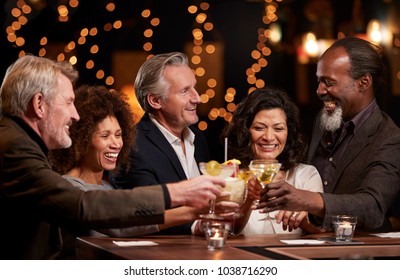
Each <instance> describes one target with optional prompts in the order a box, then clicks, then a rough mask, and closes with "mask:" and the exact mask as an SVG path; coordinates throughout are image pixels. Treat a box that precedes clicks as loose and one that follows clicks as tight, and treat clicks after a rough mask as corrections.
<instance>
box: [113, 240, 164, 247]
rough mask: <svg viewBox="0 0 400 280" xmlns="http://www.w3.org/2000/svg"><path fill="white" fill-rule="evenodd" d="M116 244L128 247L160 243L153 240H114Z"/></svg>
mask: <svg viewBox="0 0 400 280" xmlns="http://www.w3.org/2000/svg"><path fill="white" fill-rule="evenodd" d="M113 243H114V244H116V245H118V246H120V247H128V246H155V245H158V243H155V242H153V241H113Z"/></svg>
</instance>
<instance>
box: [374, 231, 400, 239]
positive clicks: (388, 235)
mask: <svg viewBox="0 0 400 280" xmlns="http://www.w3.org/2000/svg"><path fill="white" fill-rule="evenodd" d="M371 235H375V236H378V237H386V238H400V232H385V233H373V234H371Z"/></svg>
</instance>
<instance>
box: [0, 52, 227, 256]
mask: <svg viewBox="0 0 400 280" xmlns="http://www.w3.org/2000/svg"><path fill="white" fill-rule="evenodd" d="M77 77H78V73H77V72H76V71H75V70H74V69H73V67H72V66H71V65H70V64H69V63H66V62H63V63H61V62H55V61H52V60H50V59H46V58H41V57H36V56H32V55H26V56H23V57H21V58H19V59H18V60H17V61H16V62H15V63H14V64H12V65H11V66H10V67H9V68H8V69H7V72H6V74H5V77H4V80H3V83H2V85H1V89H0V97H1V114H2V115H1V119H0V135H1V138H0V220H1V225H2V228H1V230H0V259H55V258H66V257H73V256H65V255H63V252H64V251H63V249H64V248H63V246H64V244H63V240H62V237H61V234H60V227H64V226H65V227H74V225H76V226H79V227H87V228H97V229H98V228H112V227H128V226H134V225H144V224H160V223H163V222H164V210H165V209H168V208H172V207H175V206H178V205H187V206H191V207H198V208H203V207H206V206H207V205H208V203H209V200H210V199H215V198H216V196H218V195H220V193H221V192H220V190H219V189H218V188H217V187H215V185H214V184H224V183H225V182H224V181H223V180H218V179H216V178H214V177H212V176H200V177H196V178H193V179H190V180H186V181H181V182H177V183H171V184H167V185H166V184H163V185H157V186H151V187H146V188H136V189H134V190H111V191H87V192H85V191H82V190H80V189H79V188H76V187H74V186H72V185H71V183H69V182H68V181H67V180H66V179H64V178H63V177H62V176H61V175H60V174H58V173H56V172H54V171H53V170H52V169H51V167H50V164H49V162H48V160H47V152H48V150H50V149H59V148H67V147H69V146H70V145H71V138H70V137H69V127H70V125H71V124H72V123H73V122H75V121H78V120H79V115H78V113H77V111H76V109H75V105H74V100H75V94H74V91H73V84H72V82H73V81H75V80H76V79H77Z"/></svg>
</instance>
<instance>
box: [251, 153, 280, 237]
mask: <svg viewBox="0 0 400 280" xmlns="http://www.w3.org/2000/svg"><path fill="white" fill-rule="evenodd" d="M281 166H282V164H281V163H279V162H278V161H277V160H273V159H254V160H252V161H251V162H250V165H249V169H250V172H251V173H252V174H253V175H254V176H256V178H257V180H258V181H259V182H260V184H261V187H262V188H263V189H264V188H265V186H266V185H267V184H269V183H271V182H272V180H274V178H275V176H276V174H278V172H279V170H280V169H281ZM258 203H259V201H258V200H257V201H256V204H258ZM266 215H267V217H266V218H264V219H262V220H271V219H270V217H269V213H266ZM271 226H272V230H273V232H274V233H275V229H274V225H273V224H272V222H271Z"/></svg>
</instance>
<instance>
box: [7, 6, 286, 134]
mask: <svg viewBox="0 0 400 280" xmlns="http://www.w3.org/2000/svg"><path fill="white" fill-rule="evenodd" d="M264 1H265V4H264V13H263V15H262V18H261V22H262V24H263V27H261V28H259V29H258V30H257V34H258V41H257V42H256V44H255V45H256V47H255V49H254V50H252V51H251V53H250V56H251V58H252V59H253V60H254V62H253V63H252V65H251V66H250V67H249V68H248V69H245V71H244V72H245V74H246V80H247V83H248V84H249V90H248V92H249V93H250V92H251V91H252V90H254V89H255V88H261V87H264V86H265V82H264V80H263V79H261V78H258V76H259V75H260V74H261V73H262V70H263V69H264V68H265V67H267V66H268V57H269V56H270V55H271V49H270V48H269V47H268V46H267V43H268V42H270V43H277V42H279V40H280V30H279V26H278V25H277V24H276V22H277V20H278V16H277V10H278V3H279V2H282V0H264ZM57 2H58V4H57V6H56V7H53V6H51V7H53V9H55V11H56V13H57V20H58V22H59V24H68V23H69V22H70V21H71V19H72V16H73V14H74V12H76V11H77V10H78V9H79V6H80V1H79V0H69V1H67V0H65V1H57ZM196 3H197V4H189V6H188V8H187V12H188V13H189V14H191V15H193V17H194V23H195V25H194V27H193V29H192V38H193V39H192V47H191V51H190V53H188V56H189V60H190V63H191V64H192V66H193V69H194V73H195V75H196V77H197V78H198V80H202V81H203V84H204V85H205V86H206V88H205V89H204V90H203V92H201V93H200V98H201V102H202V103H203V104H213V103H215V104H219V103H218V102H215V101H218V100H220V101H222V102H223V105H222V106H218V105H217V106H215V105H214V107H211V106H209V107H211V108H209V109H208V113H207V116H208V120H204V121H201V122H199V124H198V127H199V128H200V129H201V130H206V129H207V128H208V127H209V123H208V122H209V121H215V120H217V119H218V118H223V119H224V120H225V121H227V122H229V121H230V120H231V118H232V113H233V112H234V111H235V109H236V106H237V105H236V103H235V97H236V94H237V91H236V89H235V88H233V87H228V88H227V89H225V92H224V93H223V94H224V96H223V97H221V96H220V93H219V92H218V91H220V89H219V87H221V86H222V84H223V81H222V80H219V78H218V77H214V76H212V75H211V73H212V71H210V69H209V67H210V65H208V64H207V63H206V61H207V59H208V60H209V59H210V58H212V57H213V56H215V55H216V54H217V53H218V51H220V50H219V49H218V48H219V46H218V44H217V42H214V41H213V40H207V38H210V37H211V38H212V37H213V34H214V32H215V30H214V28H215V26H214V23H213V22H212V20H211V18H210V15H209V11H210V3H208V2H206V1H202V2H197V1H196ZM46 5H47V2H46V1H44V0H37V1H26V0H17V1H15V2H14V6H13V7H8V9H9V10H8V11H7V12H8V21H7V26H6V27H5V31H6V33H7V40H8V41H9V43H10V44H11V45H12V46H14V47H16V48H17V49H19V50H20V52H19V56H22V55H24V54H25V53H26V52H27V51H26V50H27V49H28V47H27V46H26V43H27V42H26V39H25V38H24V37H23V36H22V35H21V34H23V32H22V31H23V30H24V28H25V26H27V25H28V24H29V21H30V20H32V19H34V18H35V17H36V16H37V15H38V14H39V13H40V11H41V10H43V9H44V8H46ZM117 5H118V2H116V1H112V0H110V1H108V3H105V4H104V12H105V13H108V14H110V15H115V13H116V11H117ZM140 17H141V22H142V23H143V24H144V26H145V27H144V29H143V30H142V36H143V40H144V41H143V44H142V49H143V51H144V52H146V53H147V54H148V55H147V58H150V57H151V56H153V53H152V51H153V47H154V46H153V41H154V40H153V36H154V34H155V28H156V27H157V26H159V25H160V24H162V23H161V21H160V18H158V17H155V16H154V13H153V10H152V9H151V8H150V7H147V8H144V9H143V10H142V11H141V13H140ZM105 18H108V17H105ZM110 18H113V17H110ZM123 27H124V22H123V21H122V20H120V19H118V18H116V16H114V20H108V22H105V23H102V26H86V27H84V28H82V29H81V30H80V31H79V33H78V35H77V37H76V38H75V39H73V40H71V41H69V42H68V43H66V44H65V45H63V46H62V47H61V48H59V51H58V53H56V54H55V57H56V59H57V60H59V61H63V60H67V61H69V62H70V63H72V64H74V65H75V64H77V63H78V61H79V60H84V59H87V60H86V61H79V62H81V65H84V67H85V68H86V69H87V70H88V73H92V74H93V76H94V77H96V79H98V80H99V81H101V82H103V83H105V84H106V85H108V86H112V85H113V84H114V82H115V78H114V77H113V76H112V75H110V74H108V73H106V72H107V71H106V70H104V69H102V68H101V65H100V64H98V63H96V61H97V59H96V58H98V57H101V56H102V55H104V53H103V52H104V50H103V49H102V44H101V42H102V37H103V36H104V33H107V32H112V31H114V30H119V29H121V28H123ZM29 44H31V45H33V46H34V42H29ZM89 44H90V45H89ZM53 46H54V43H52V42H50V40H49V38H47V37H44V36H43V37H41V38H40V39H39V42H38V55H39V56H46V55H49V53H50V51H51V48H54V47H53ZM83 46H85V47H87V48H88V50H89V53H90V56H88V57H86V58H85V57H78V56H77V55H76V49H77V47H83ZM30 52H31V51H30ZM52 53H53V52H52ZM132 88H133V87H129V89H130V90H131V89H132ZM131 95H132V96H134V94H129V96H131Z"/></svg>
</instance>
